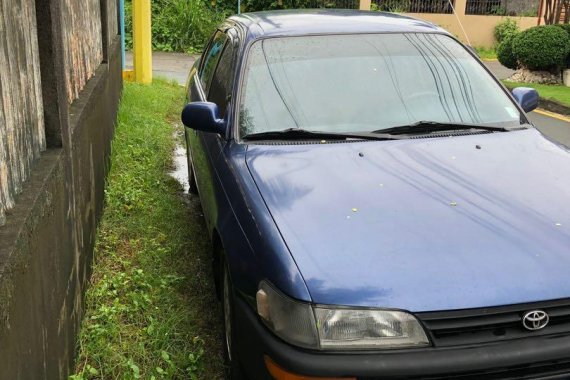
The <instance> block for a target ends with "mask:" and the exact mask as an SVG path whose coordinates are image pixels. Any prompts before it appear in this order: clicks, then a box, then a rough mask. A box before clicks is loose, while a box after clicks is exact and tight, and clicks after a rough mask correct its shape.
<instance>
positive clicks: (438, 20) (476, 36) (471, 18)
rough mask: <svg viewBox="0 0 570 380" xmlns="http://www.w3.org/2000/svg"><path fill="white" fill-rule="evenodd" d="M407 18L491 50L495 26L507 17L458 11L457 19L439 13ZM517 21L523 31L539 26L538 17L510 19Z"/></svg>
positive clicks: (408, 14) (413, 14) (412, 15)
mask: <svg viewBox="0 0 570 380" xmlns="http://www.w3.org/2000/svg"><path fill="white" fill-rule="evenodd" d="M406 16H411V17H414V18H418V19H421V20H426V21H429V22H431V23H434V24H436V25H439V26H441V27H442V28H443V29H445V30H447V31H448V32H450V33H451V34H453V35H455V36H456V37H457V38H459V40H460V41H461V42H463V43H466V44H467V43H470V44H471V46H477V47H486V48H490V47H492V46H493V45H494V44H495V37H494V36H493V31H494V29H495V25H497V24H499V23H501V22H503V21H504V20H505V18H506V17H504V16H475V15H465V14H461V13H460V12H459V10H457V17H456V16H455V15H453V14H439V13H406ZM457 18H459V20H460V21H461V24H463V27H464V28H465V33H466V34H467V37H468V39H469V41H467V38H466V37H465V33H463V30H461V26H460V24H459V21H457ZM509 18H511V19H513V20H515V21H516V22H517V23H518V25H519V27H520V29H521V30H525V29H528V28H530V27H532V26H536V25H537V18H536V17H512V16H511V17H509Z"/></svg>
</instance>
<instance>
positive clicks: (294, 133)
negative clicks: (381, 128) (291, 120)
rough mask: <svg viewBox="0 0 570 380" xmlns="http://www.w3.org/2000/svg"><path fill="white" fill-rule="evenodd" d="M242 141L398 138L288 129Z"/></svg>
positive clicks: (371, 134)
mask: <svg viewBox="0 0 570 380" xmlns="http://www.w3.org/2000/svg"><path fill="white" fill-rule="evenodd" d="M243 139H244V140H248V141H254V140H315V139H319V140H347V139H357V140H397V139H399V137H397V136H392V135H390V134H385V133H380V132H377V133H370V132H359V133H336V132H319V131H309V130H306V129H299V128H289V129H284V130H282V131H269V132H259V133H250V134H247V135H245V136H243Z"/></svg>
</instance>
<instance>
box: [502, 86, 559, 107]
mask: <svg viewBox="0 0 570 380" xmlns="http://www.w3.org/2000/svg"><path fill="white" fill-rule="evenodd" d="M503 83H504V84H505V86H507V87H508V88H511V89H512V88H514V87H532V88H534V89H536V91H538V94H539V95H540V97H541V98H544V99H549V100H554V101H556V102H558V103H560V104H563V105H565V106H568V107H570V87H566V86H564V85H552V84H535V83H518V82H509V81H503Z"/></svg>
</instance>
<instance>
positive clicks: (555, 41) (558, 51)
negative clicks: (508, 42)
mask: <svg viewBox="0 0 570 380" xmlns="http://www.w3.org/2000/svg"><path fill="white" fill-rule="evenodd" d="M512 44H513V54H514V55H515V56H516V58H517V60H518V62H519V63H520V64H521V65H522V66H523V67H526V68H528V69H530V70H553V69H559V68H560V67H563V66H564V65H565V62H566V58H567V56H568V53H569V52H570V39H569V38H568V33H567V32H566V31H564V30H563V29H562V28H559V27H556V26H554V25H541V26H535V27H532V28H530V29H527V30H524V31H522V32H520V33H519V34H517V35H516V36H515V37H514V38H513V42H512Z"/></svg>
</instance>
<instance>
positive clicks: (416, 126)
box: [373, 121, 511, 135]
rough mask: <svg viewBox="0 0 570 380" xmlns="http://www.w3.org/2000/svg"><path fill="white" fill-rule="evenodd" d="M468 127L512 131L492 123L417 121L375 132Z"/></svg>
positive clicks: (460, 128)
mask: <svg viewBox="0 0 570 380" xmlns="http://www.w3.org/2000/svg"><path fill="white" fill-rule="evenodd" d="M466 129H480V130H485V131H500V132H504V131H510V130H511V129H509V128H505V127H496V126H490V125H480V124H463V123H451V122H450V123H446V122H438V121H418V122H417V123H413V124H408V125H401V126H398V127H391V128H385V129H378V130H375V131H373V133H382V134H394V135H397V134H406V133H430V132H437V131H452V130H466Z"/></svg>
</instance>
